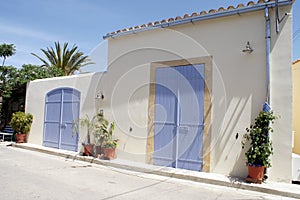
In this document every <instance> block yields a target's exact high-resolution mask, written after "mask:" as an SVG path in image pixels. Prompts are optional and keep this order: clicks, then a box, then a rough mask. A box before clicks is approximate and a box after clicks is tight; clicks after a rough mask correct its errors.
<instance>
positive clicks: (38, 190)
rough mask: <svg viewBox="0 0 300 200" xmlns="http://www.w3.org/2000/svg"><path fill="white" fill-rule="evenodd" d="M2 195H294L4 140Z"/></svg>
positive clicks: (25, 199)
mask: <svg viewBox="0 0 300 200" xmlns="http://www.w3.org/2000/svg"><path fill="white" fill-rule="evenodd" d="M0 191H1V193H0V200H18V199H20V200H34V199H42V200H46V199H49V200H55V199H63V200H67V199H72V200H76V199H91V200H94V199H95V200H97V199H99V200H100V199H101V200H102V199H123V200H124V199H142V200H149V199H155V200H158V199H172V200H176V199H184V200H185V199H187V200H193V199H197V200H198V199H208V200H210V199H218V200H219V199H226V200H227V199H241V200H242V199H290V198H283V197H279V196H273V195H267V194H263V193H257V192H251V191H245V190H238V189H233V188H227V187H220V186H214V185H208V184H202V183H196V182H193V181H184V180H178V179H173V178H167V177H161V176H157V175H149V174H144V173H138V172H132V171H126V170H121V169H116V168H110V167H104V166H99V165H95V164H90V163H85V162H80V161H73V160H70V159H65V158H61V157H56V156H50V155H47V154H42V153H38V152H33V151H28V150H23V149H18V148H14V147H7V146H5V145H4V144H3V143H0Z"/></svg>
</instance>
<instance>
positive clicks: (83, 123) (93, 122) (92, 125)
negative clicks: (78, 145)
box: [73, 114, 99, 156]
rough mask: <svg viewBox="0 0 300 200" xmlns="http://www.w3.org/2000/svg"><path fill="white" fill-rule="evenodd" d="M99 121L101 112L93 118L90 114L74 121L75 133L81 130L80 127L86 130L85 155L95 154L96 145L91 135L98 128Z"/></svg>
mask: <svg viewBox="0 0 300 200" xmlns="http://www.w3.org/2000/svg"><path fill="white" fill-rule="evenodd" d="M98 122H99V114H96V115H95V116H93V117H92V118H90V117H89V116H88V115H86V116H85V118H82V119H78V120H76V121H74V122H73V133H74V134H76V133H77V132H78V130H79V128H80V127H81V128H83V129H85V130H86V132H87V135H86V142H84V143H83V147H84V155H86V156H94V146H95V144H93V143H92V142H91V135H92V134H95V131H96V130H97V127H98Z"/></svg>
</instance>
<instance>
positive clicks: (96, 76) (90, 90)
mask: <svg viewBox="0 0 300 200" xmlns="http://www.w3.org/2000/svg"><path fill="white" fill-rule="evenodd" d="M100 77H101V74H100V73H91V74H82V75H74V76H69V77H57V78H50V79H42V80H35V81H31V82H29V83H28V85H27V93H26V112H29V113H31V114H33V116H34V120H33V123H32V127H31V131H30V134H29V136H28V142H29V143H33V144H38V145H42V144H43V134H44V119H45V116H44V115H45V99H46V95H47V93H48V92H50V91H52V90H54V89H57V88H63V87H69V88H74V89H77V90H78V91H80V93H81V101H80V118H82V117H85V115H86V114H89V115H92V114H94V113H95V111H96V110H97V109H98V108H99V105H98V104H99V102H98V101H97V100H96V99H95V94H96V93H97V91H96V87H97V85H98V83H99V80H100ZM85 139H86V133H84V132H83V131H81V132H80V138H79V142H78V143H79V144H81V143H82V142H83V141H84V140H85ZM81 148H82V145H78V150H79V151H80V150H81Z"/></svg>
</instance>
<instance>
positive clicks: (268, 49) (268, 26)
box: [264, 7, 271, 179]
mask: <svg viewBox="0 0 300 200" xmlns="http://www.w3.org/2000/svg"><path fill="white" fill-rule="evenodd" d="M265 19H266V76H267V77H266V84H267V94H266V102H267V103H268V104H269V105H270V52H271V24H270V15H269V8H268V7H266V8H265ZM268 177H269V175H268V169H267V168H266V169H265V175H264V179H268Z"/></svg>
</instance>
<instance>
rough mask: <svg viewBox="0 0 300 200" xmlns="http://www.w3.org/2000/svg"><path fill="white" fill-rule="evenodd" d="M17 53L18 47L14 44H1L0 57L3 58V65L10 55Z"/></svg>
mask: <svg viewBox="0 0 300 200" xmlns="http://www.w3.org/2000/svg"><path fill="white" fill-rule="evenodd" d="M15 53H16V47H15V45H14V44H5V43H4V44H1V45H0V57H2V58H3V61H2V67H3V66H4V63H5V60H6V58H7V57H10V56H12V55H14V54H15Z"/></svg>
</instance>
